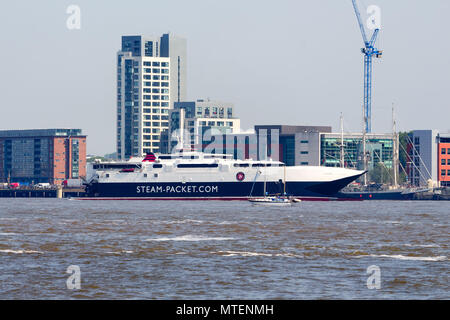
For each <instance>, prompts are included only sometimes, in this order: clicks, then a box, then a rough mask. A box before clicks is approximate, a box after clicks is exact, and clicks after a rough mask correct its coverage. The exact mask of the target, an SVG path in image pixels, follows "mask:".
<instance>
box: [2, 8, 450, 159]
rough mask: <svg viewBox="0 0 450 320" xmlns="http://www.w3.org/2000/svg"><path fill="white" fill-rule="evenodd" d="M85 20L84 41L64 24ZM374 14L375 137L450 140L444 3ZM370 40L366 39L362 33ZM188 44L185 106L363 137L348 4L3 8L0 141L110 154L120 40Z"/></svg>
mask: <svg viewBox="0 0 450 320" xmlns="http://www.w3.org/2000/svg"><path fill="white" fill-rule="evenodd" d="M70 5H77V6H79V8H80V18H81V19H80V22H81V24H80V29H72V30H70V29H68V28H67V24H66V22H67V19H68V18H69V17H70V14H68V13H67V12H66V10H67V8H68V7H69V6H70ZM358 5H359V6H360V10H361V14H362V19H363V21H364V22H365V21H366V20H367V19H368V17H369V16H368V15H367V14H366V8H367V7H368V6H369V5H377V6H379V8H380V9H381V31H380V36H379V40H378V41H377V45H376V46H377V47H378V48H379V49H380V50H383V57H382V59H375V61H374V64H373V93H372V100H373V102H372V132H379V133H386V132H391V131H392V117H391V114H392V111H391V109H392V105H394V107H395V113H396V120H397V128H398V130H399V131H407V130H414V129H438V130H441V131H442V132H449V129H450V124H449V123H450V103H449V99H448V97H447V94H448V93H449V92H450V81H449V74H450V55H449V52H450V42H449V41H447V39H448V34H450V25H449V22H448V12H450V1H448V0H430V1H418V0H396V1H392V0H358ZM369 31H370V30H368V32H369ZM167 32H171V33H174V34H177V35H180V36H183V37H185V38H186V39H187V46H188V48H187V52H188V53H187V55H188V56H187V73H188V76H187V78H188V80H187V96H188V97H187V98H188V100H191V101H193V100H196V99H200V98H210V99H215V100H222V101H226V102H232V103H234V105H235V111H236V114H237V116H238V117H240V118H241V127H242V129H244V130H245V129H251V128H252V127H253V126H254V125H255V124H288V125H330V126H332V127H333V130H334V131H339V130H340V128H339V126H340V124H339V123H340V120H339V117H340V114H341V112H342V114H343V117H344V130H345V131H346V132H357V131H358V132H359V131H361V130H362V120H361V119H362V103H363V56H362V54H361V51H360V49H361V47H362V46H363V41H362V36H361V33H360V30H359V27H358V24H357V20H356V16H355V13H354V11H353V7H352V3H351V0H319V1H304V0H277V1H266V0H245V1H243V0H227V1H223V0H222V1H216V0H189V1H186V0H164V1H161V0H160V1H154V0H152V1H145V0H142V1H139V0H129V1H106V0H96V1H92V0H89V1H87V0H70V1H65V0H40V1H20V0H17V1H7V2H6V1H3V2H2V5H1V10H0V43H1V50H0V61H1V62H2V66H1V72H0V110H1V113H0V130H7V129H35V128H36V129H37V128H81V129H82V130H83V133H85V134H87V135H88V139H87V140H88V142H87V145H88V146H87V148H88V153H90V154H96V155H103V154H106V153H111V152H115V144H116V140H115V139H116V138H115V137H116V132H115V130H116V127H115V123H116V122H115V119H116V95H115V92H116V73H115V72H116V54H117V51H118V50H119V49H120V43H121V36H122V35H133V34H144V35H157V36H160V35H161V34H163V33H167Z"/></svg>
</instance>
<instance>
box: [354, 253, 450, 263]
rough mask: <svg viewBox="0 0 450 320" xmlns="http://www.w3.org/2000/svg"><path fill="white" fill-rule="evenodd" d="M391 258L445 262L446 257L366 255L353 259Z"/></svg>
mask: <svg viewBox="0 0 450 320" xmlns="http://www.w3.org/2000/svg"><path fill="white" fill-rule="evenodd" d="M366 257H372V258H392V259H398V260H412V261H445V260H447V256H436V257H414V256H404V255H401V254H395V255H388V254H368V255H361V256H356V257H355V258H366Z"/></svg>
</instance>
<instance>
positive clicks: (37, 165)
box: [0, 129, 86, 184]
mask: <svg viewBox="0 0 450 320" xmlns="http://www.w3.org/2000/svg"><path fill="white" fill-rule="evenodd" d="M85 176H86V136H85V135H83V134H82V132H81V129H36V130H1V131H0V181H1V182H19V183H22V184H33V183H34V184H36V183H50V184H61V183H62V182H63V181H64V180H66V179H77V178H83V177H85Z"/></svg>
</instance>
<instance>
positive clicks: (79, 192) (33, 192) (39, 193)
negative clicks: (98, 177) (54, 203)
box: [0, 188, 86, 198]
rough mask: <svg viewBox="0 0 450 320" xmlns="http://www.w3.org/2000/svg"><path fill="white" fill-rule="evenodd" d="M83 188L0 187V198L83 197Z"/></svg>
mask: <svg viewBox="0 0 450 320" xmlns="http://www.w3.org/2000/svg"><path fill="white" fill-rule="evenodd" d="M85 194H86V192H85V190H84V189H83V188H64V189H61V188H50V189H36V188H33V189H32V188H30V189H20V188H19V189H0V198H69V197H84V196H85Z"/></svg>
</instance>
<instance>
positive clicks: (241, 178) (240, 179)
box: [236, 172, 245, 181]
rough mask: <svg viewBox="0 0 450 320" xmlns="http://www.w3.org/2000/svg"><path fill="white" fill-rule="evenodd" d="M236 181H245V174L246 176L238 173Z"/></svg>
mask: <svg viewBox="0 0 450 320" xmlns="http://www.w3.org/2000/svg"><path fill="white" fill-rule="evenodd" d="M236 179H237V180H238V181H242V180H244V179H245V174H244V173H243V172H238V173H237V174H236Z"/></svg>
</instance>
